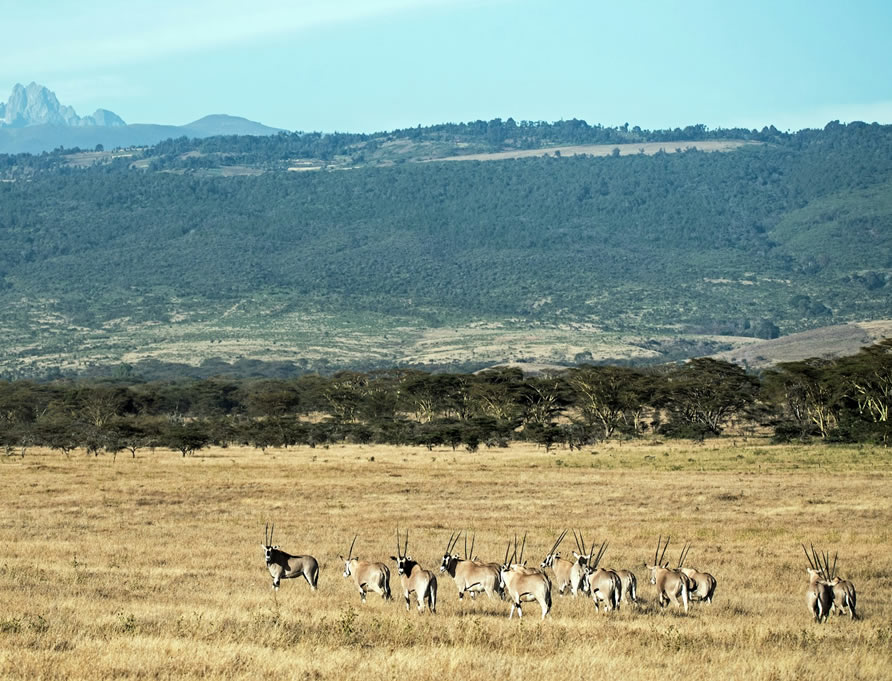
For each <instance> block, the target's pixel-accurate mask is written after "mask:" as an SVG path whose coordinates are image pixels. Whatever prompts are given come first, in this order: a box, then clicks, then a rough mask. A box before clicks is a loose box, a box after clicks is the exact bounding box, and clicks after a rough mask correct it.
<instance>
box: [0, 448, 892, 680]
mask: <svg viewBox="0 0 892 681" xmlns="http://www.w3.org/2000/svg"><path fill="white" fill-rule="evenodd" d="M890 461H892V457H890V453H889V450H888V449H884V448H880V447H845V446H826V445H796V446H789V445H773V444H768V443H767V442H763V441H760V440H758V439H753V438H750V439H749V440H746V441H744V440H741V439H738V440H731V439H728V440H721V441H716V442H709V441H707V442H706V443H705V444H695V443H684V442H681V443H679V442H672V443H668V442H659V441H654V440H651V441H641V442H633V443H629V442H626V443H610V444H607V445H598V446H596V447H590V448H585V449H583V450H582V451H573V452H570V451H567V450H557V451H552V452H550V453H546V452H545V451H544V450H543V449H537V448H535V447H533V446H527V445H513V446H511V447H509V448H505V449H481V450H480V451H477V452H473V453H471V452H467V451H464V450H458V451H452V450H451V449H435V450H433V451H427V450H426V449H424V448H400V447H376V446H358V445H357V446H352V445H348V446H343V447H332V448H330V449H322V448H315V449H311V448H297V449H293V448H292V449H287V450H286V449H277V450H273V449H270V450H267V451H266V452H261V451H259V450H255V449H248V448H244V449H242V448H226V449H220V448H217V449H207V450H202V451H200V452H199V453H198V454H197V455H196V456H193V457H187V458H183V457H181V456H180V455H179V454H177V453H173V452H170V451H166V450H160V449H159V450H156V451H154V452H152V451H149V450H144V451H139V452H138V453H137V456H136V458H131V457H130V456H129V454H127V455H126V456H121V455H119V456H118V457H117V458H116V459H112V457H111V456H107V455H103V456H99V457H92V456H89V457H88V456H86V455H85V454H84V453H83V452H76V453H74V454H72V455H71V456H70V457H69V458H66V457H65V456H63V455H62V454H60V453H58V452H55V451H50V450H40V449H29V450H28V451H27V453H26V455H25V456H24V457H23V458H18V457H15V458H13V457H7V458H5V459H4V460H3V461H2V462H0V547H2V556H0V678H3V679H112V678H114V679H197V678H216V679H258V678H267V679H269V678H277V679H337V678H345V677H354V678H370V679H379V678H380V679H418V680H420V681H421V680H426V679H443V678H465V679H484V678H487V679H489V678H499V679H521V678H524V679H527V678H594V677H597V678H607V679H629V680H636V679H648V680H652V679H657V678H659V679H686V680H688V681H692V680H696V679H714V678H747V679H755V680H763V679H765V680H767V679H803V678H808V679H811V680H813V681H815V680H819V679H830V678H833V679H838V678H847V679H888V678H890V674H892V672H890V666H889V664H890V660H892V600H890V597H889V596H890V591H892V576H890V575H892V572H890V568H892V541H890V539H892V537H890V527H892V484H890V482H892V465H890ZM267 522H274V523H275V541H274V543H276V544H278V545H279V546H280V547H281V548H282V549H283V550H285V551H288V552H289V553H293V554H300V553H310V554H313V555H315V556H316V557H317V558H318V559H319V562H320V565H321V575H320V579H319V590H318V591H317V592H311V591H310V588H309V587H308V585H307V584H306V583H305V582H304V581H302V580H297V579H294V580H284V581H283V582H282V586H281V589H280V590H279V591H278V593H276V592H275V591H274V590H273V589H272V587H271V579H270V577H269V574H268V572H267V570H266V567H265V564H264V560H263V552H262V549H261V544H262V543H263V539H264V527H265V525H266V523H267ZM397 528H399V529H400V530H408V531H409V553H410V554H411V555H412V556H413V558H415V559H417V560H418V561H419V562H421V563H422V564H423V565H424V566H426V567H428V568H430V569H433V570H436V569H437V568H438V567H439V563H440V558H441V557H442V555H443V552H444V549H445V547H446V543H447V540H448V539H449V536H450V534H451V533H452V532H453V531H455V530H457V529H460V528H467V529H468V530H469V531H470V532H471V534H472V535H473V534H474V533H476V540H475V546H474V553H475V554H478V555H479V556H480V557H481V559H485V560H490V561H497V560H501V559H502V558H503V556H504V552H505V547H506V543H507V542H508V540H509V539H513V537H514V534H515V533H517V534H518V535H523V533H524V532H528V533H529V535H528V536H529V538H528V540H527V544H526V554H525V555H526V557H527V558H528V559H529V561H530V562H531V563H532V562H535V563H536V564H538V562H539V561H541V560H542V558H543V557H544V554H545V553H546V552H547V551H548V549H549V548H550V547H551V545H552V543H553V542H554V540H555V538H556V537H557V536H558V534H559V533H560V532H561V531H562V530H563V529H565V528H576V529H577V530H580V531H581V532H582V533H583V534H584V536H585V537H586V540H587V541H592V540H596V541H597V542H598V543H600V542H601V541H603V540H607V541H609V546H608V549H607V553H606V556H605V558H604V561H603V563H604V564H605V565H607V566H610V567H615V568H620V567H624V568H631V569H633V570H634V571H635V573H636V574H637V577H638V582H639V603H638V604H637V605H634V604H631V605H630V604H623V606H622V607H621V609H620V610H619V611H617V612H612V613H609V614H606V615H605V614H603V613H596V612H595V609H594V606H593V604H592V601H591V599H589V598H582V597H579V598H575V599H574V598H571V597H568V596H564V597H561V596H559V595H557V593H556V591H555V594H554V607H553V609H552V611H551V613H550V614H549V615H548V617H547V618H546V619H545V620H544V621H540V619H539V609H538V607H536V605H535V604H534V603H531V604H528V605H527V607H526V608H525V613H526V614H525V616H524V618H523V619H522V620H518V619H517V617H516V616H515V618H514V619H511V620H509V619H508V611H509V604H508V602H502V601H498V600H488V599H486V598H485V597H483V598H478V599H476V600H475V601H471V600H470V599H468V598H465V600H464V601H463V602H459V600H458V597H457V593H456V589H455V586H454V583H453V581H452V579H451V578H450V577H449V576H448V575H444V574H438V580H439V602H438V604H437V613H436V614H435V615H431V614H423V615H419V614H418V613H417V612H416V611H415V610H414V607H413V609H412V611H411V612H406V609H405V606H404V603H403V601H402V594H401V591H400V586H399V580H398V577H397V576H396V570H395V569H393V576H392V580H391V586H392V588H393V594H394V601H392V602H386V601H383V600H382V599H381V598H380V597H378V596H376V595H374V594H370V595H369V598H368V601H367V602H366V603H364V604H363V603H361V602H360V597H359V594H358V593H357V591H356V589H355V587H354V586H353V585H352V582H350V581H348V580H346V579H343V578H342V576H341V573H342V571H343V563H342V562H341V561H339V559H338V555H339V554H346V553H347V551H348V549H349V547H350V542H351V540H352V539H353V537H354V535H358V537H357V540H356V547H355V549H354V555H358V556H359V557H360V558H363V559H371V560H380V561H387V562H388V563H390V564H391V567H392V568H393V563H392V562H391V561H390V558H389V557H390V556H391V555H393V554H395V548H396V545H395V544H396V539H395V535H396V531H397ZM660 535H662V537H663V538H664V539H665V537H667V536H671V538H672V539H671V543H670V546H669V550H668V553H667V556H669V558H670V559H671V560H672V561H673V563H674V561H676V560H677V559H678V553H679V549H680V548H681V546H682V544H683V543H684V542H685V541H690V542H691V550H690V554H689V557H688V559H687V561H686V563H687V564H689V565H691V566H694V567H698V568H700V569H702V570H706V571H709V572H711V573H712V574H714V575H715V576H716V578H717V579H718V588H717V590H716V597H715V601H714V603H713V604H711V605H707V604H694V605H693V607H692V608H691V611H690V613H689V614H687V615H685V614H683V613H682V612H680V611H679V610H678V609H676V608H673V607H671V606H670V607H668V608H666V609H661V608H660V607H659V606H658V605H657V603H656V594H655V592H654V587H652V586H651V585H650V584H648V583H647V577H648V574H647V572H646V570H645V569H644V567H643V564H644V563H645V561H648V562H649V561H651V560H652V559H653V555H654V550H655V548H656V543H657V538H658V536H660ZM800 542H805V543H806V544H809V543H812V542H813V543H814V544H815V546H816V548H819V549H823V550H827V551H830V553H831V556H832V555H833V554H835V553H836V552H837V551H838V552H839V564H838V571H839V572H840V573H841V574H842V576H844V577H846V578H848V579H850V580H851V581H853V582H854V584H855V586H856V587H857V589H858V609H859V611H860V614H861V619H859V620H856V621H851V620H849V618H848V617H831V618H830V620H829V621H828V622H827V623H826V624H816V623H815V622H813V621H812V619H811V616H810V615H809V614H808V612H807V611H806V606H805V587H806V573H805V567H806V560H805V556H804V555H803V552H802V548H801V547H800ZM463 548H464V546H463V540H461V541H459V544H458V547H457V550H458V551H459V553H461V552H462V550H463ZM561 548H562V552H563V553H564V555H566V554H568V553H569V552H570V551H571V550H572V549H574V548H575V546H574V544H573V541H572V535H570V538H569V539H565V541H564V544H563V545H562V547H561Z"/></svg>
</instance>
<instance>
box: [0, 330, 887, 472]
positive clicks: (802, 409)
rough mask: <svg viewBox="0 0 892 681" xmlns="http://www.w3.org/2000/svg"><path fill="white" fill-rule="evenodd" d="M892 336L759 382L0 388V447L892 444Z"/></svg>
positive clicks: (709, 371) (442, 378) (616, 373)
mask: <svg viewBox="0 0 892 681" xmlns="http://www.w3.org/2000/svg"><path fill="white" fill-rule="evenodd" d="M890 406H892V339H888V340H884V341H882V342H880V343H879V344H877V345H874V346H871V347H869V348H865V349H862V350H861V351H860V352H858V353H857V354H856V355H852V356H849V357H844V358H841V359H835V360H830V359H808V360H804V361H800V362H789V363H783V364H780V365H778V366H777V367H775V368H773V369H771V370H770V371H768V372H766V373H765V374H764V375H762V376H755V375H752V374H748V373H747V372H746V371H745V370H744V369H743V368H741V367H740V366H738V365H736V364H731V363H728V362H724V361H721V360H716V359H712V358H698V359H694V360H691V361H689V362H687V363H685V364H683V365H667V366H661V367H649V368H634V367H626V366H595V365H580V366H577V367H574V368H571V369H567V370H565V371H561V372H556V373H553V374H545V375H540V376H525V375H524V374H523V372H522V371H521V370H520V369H518V368H513V367H511V368H509V367H503V368H494V369H488V370H486V371H482V372H478V373H475V374H436V373H426V372H423V371H418V370H390V371H374V372H368V373H363V372H347V371H342V372H339V373H336V374H333V375H332V376H327V377H326V376H320V375H317V374H307V375H304V376H301V377H298V378H294V379H259V380H257V379H243V380H238V379H229V378H214V379H205V380H190V381H163V382H158V381H156V382H134V381H132V380H130V381H125V380H121V379H118V380H104V381H69V380H66V381H54V382H50V383H36V382H32V381H11V382H10V381H6V382H0V444H2V445H3V447H4V451H5V452H6V454H7V455H15V454H20V455H22V456H24V455H25V453H26V452H27V449H28V448H29V447H32V446H43V447H50V448H53V449H57V450H59V451H61V452H63V453H65V454H66V455H69V454H70V452H71V451H72V450H74V449H78V448H83V449H85V450H86V451H87V452H88V453H92V454H96V455H98V454H99V453H111V454H114V455H116V454H117V453H119V452H129V453H130V454H131V456H134V457H135V456H136V454H137V451H139V450H143V449H149V448H155V447H163V448H169V449H173V450H176V451H179V452H180V453H181V454H182V455H183V456H186V455H189V454H191V453H194V452H196V451H198V450H200V449H202V448H203V447H205V446H208V445H211V444H214V445H218V446H227V445H230V444H238V445H248V446H254V447H258V448H260V449H266V448H267V447H290V446H309V447H316V446H324V445H328V444H332V443H341V442H350V443H359V444H371V443H375V444H396V445H413V446H422V447H426V448H428V449H433V448H434V447H441V446H451V447H452V448H453V449H456V448H459V447H462V448H465V449H467V450H469V451H476V450H478V449H479V447H481V446H486V447H504V446H507V445H508V443H509V442H512V441H527V442H535V443H536V444H538V445H541V446H544V447H545V448H546V450H550V449H552V448H554V447H569V448H570V449H574V448H581V447H585V446H588V445H592V444H594V443H596V442H599V441H604V440H610V439H613V438H618V437H622V438H639V437H644V436H647V435H649V434H654V435H657V436H660V437H684V438H694V439H701V440H702V439H703V438H707V437H718V436H721V435H722V434H723V433H727V432H728V431H729V429H730V430H732V431H733V432H735V433H741V432H743V433H746V432H751V433H755V432H756V431H757V429H762V430H765V429H767V430H769V431H770V432H771V433H772V434H773V437H774V439H775V440H777V441H790V440H797V441H808V440H811V439H813V438H814V439H820V440H823V441H829V442H832V441H840V442H843V441H844V442H872V443H881V444H884V445H885V444H888V441H889V436H890V420H889V411H890Z"/></svg>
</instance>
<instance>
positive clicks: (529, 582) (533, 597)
mask: <svg viewBox="0 0 892 681" xmlns="http://www.w3.org/2000/svg"><path fill="white" fill-rule="evenodd" d="M510 550H511V543H510V542H509V543H508V548H506V549H505V562H503V563H502V568H501V570H499V580H500V582H501V584H502V588H503V589H505V592H506V593H507V594H508V597H509V598H510V599H511V612H509V613H508V619H509V620H510V619H511V618H512V617H513V616H514V610H515V609H516V610H517V614H518V616H519V617H521V618H522V617H523V609H522V603H523V602H531V601H536V602H537V603H538V604H539V607H540V608H542V619H543V620H544V619H545V616H546V615H547V614H548V613H549V611H550V610H551V580H549V579H548V577H546V576H545V574H543V573H542V572H541V571H540V570H538V569H536V568H528V567H526V566H524V565H523V564H522V563H521V562H520V560H519V559H518V562H516V563H515V562H514V559H515V558H516V557H517V538H516V537H515V539H514V554H512V556H511V560H508V551H510ZM522 555H523V553H521V556H522Z"/></svg>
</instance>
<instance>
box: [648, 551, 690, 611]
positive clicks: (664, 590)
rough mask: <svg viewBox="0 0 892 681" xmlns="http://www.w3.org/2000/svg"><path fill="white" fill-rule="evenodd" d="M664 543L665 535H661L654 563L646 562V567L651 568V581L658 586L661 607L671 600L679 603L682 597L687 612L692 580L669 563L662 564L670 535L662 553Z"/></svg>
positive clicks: (676, 603)
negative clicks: (672, 567)
mask: <svg viewBox="0 0 892 681" xmlns="http://www.w3.org/2000/svg"><path fill="white" fill-rule="evenodd" d="M662 543H663V537H662V535H660V537H659V539H657V550H656V553H654V564H653V565H648V564H647V563H645V564H644V567H646V568H647V569H648V570H650V583H651V584H654V585H655V586H656V587H657V597H658V599H659V602H660V607H665V606H666V605H668V604H669V602H670V601H671V602H672V603H674V604H675V605H678V599H679V598H681V602H682V604H683V605H684V611H685V613H687V611H688V601H689V600H690V585H691V582H690V580H689V579H688V576H687V575H686V574H684V573H683V572H679V571H678V570H672V569H670V568H669V564H668V563H666V564H665V565H664V564H662V562H663V558H664V557H665V556H666V549H667V548H668V547H669V537H666V546H663V547H662V549H663V552H662V553H660V548H661V544H662Z"/></svg>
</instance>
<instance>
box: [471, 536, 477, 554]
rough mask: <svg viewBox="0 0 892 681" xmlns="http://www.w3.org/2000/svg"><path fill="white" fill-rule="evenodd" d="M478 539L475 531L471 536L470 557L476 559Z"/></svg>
mask: <svg viewBox="0 0 892 681" xmlns="http://www.w3.org/2000/svg"><path fill="white" fill-rule="evenodd" d="M475 541H477V533H476V532H475V533H474V536H472V537H471V555H470V559H471V560H474V542H475Z"/></svg>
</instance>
